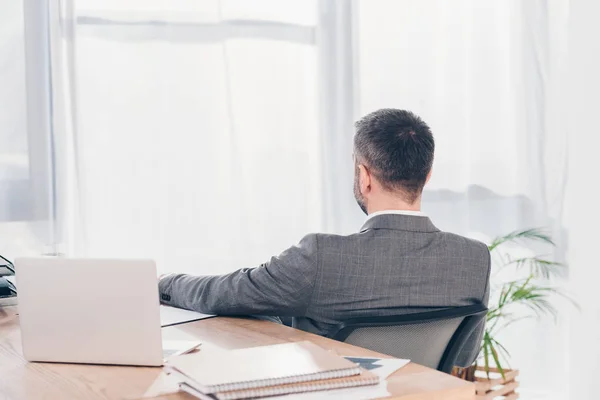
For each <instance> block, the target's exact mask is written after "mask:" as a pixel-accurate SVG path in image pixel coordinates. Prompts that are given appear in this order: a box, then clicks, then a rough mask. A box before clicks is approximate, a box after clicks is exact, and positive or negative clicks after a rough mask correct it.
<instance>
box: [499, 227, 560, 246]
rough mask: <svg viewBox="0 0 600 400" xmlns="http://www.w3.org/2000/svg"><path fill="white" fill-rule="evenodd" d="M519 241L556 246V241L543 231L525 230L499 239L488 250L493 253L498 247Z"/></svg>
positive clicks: (537, 229)
mask: <svg viewBox="0 0 600 400" xmlns="http://www.w3.org/2000/svg"><path fill="white" fill-rule="evenodd" d="M519 240H532V241H539V242H543V243H548V244H551V245H552V246H555V244H554V241H552V238H551V237H550V236H549V235H548V234H547V233H545V231H544V230H542V229H540V228H532V229H525V230H522V231H514V232H511V233H509V234H507V235H504V236H500V237H497V238H496V239H494V240H493V241H492V243H491V244H490V245H489V246H488V249H489V250H490V252H491V251H493V250H494V249H496V248H497V247H498V246H500V245H502V244H504V243H510V242H517V241H519Z"/></svg>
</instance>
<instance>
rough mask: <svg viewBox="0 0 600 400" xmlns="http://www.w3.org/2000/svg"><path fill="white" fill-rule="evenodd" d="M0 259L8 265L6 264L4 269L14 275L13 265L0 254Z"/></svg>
mask: <svg viewBox="0 0 600 400" xmlns="http://www.w3.org/2000/svg"><path fill="white" fill-rule="evenodd" d="M0 258H1V259H3V260H4V261H6V262H7V263H8V264H6V268H8V269H9V270H10V272H12V273H13V274H14V273H15V265H14V264H13V263H12V262H10V260H9V259H7V258H6V257H4V256H3V255H2V254H0Z"/></svg>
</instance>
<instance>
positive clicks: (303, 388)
mask: <svg viewBox="0 0 600 400" xmlns="http://www.w3.org/2000/svg"><path fill="white" fill-rule="evenodd" d="M378 383H379V377H378V376H377V375H375V374H373V373H372V372H369V371H366V370H362V372H361V373H360V375H354V376H347V377H345V378H333V379H324V380H318V381H311V382H300V383H290V384H284V385H278V386H267V387H260V388H254V389H242V390H233V391H229V392H217V393H213V394H212V396H214V398H217V399H218V400H239V399H253V398H257V397H268V396H281V395H284V394H293V393H306V392H316V391H320V390H333V389H342V388H351V387H357V386H367V385H376V384H378ZM179 387H180V389H181V390H182V391H184V392H186V393H189V394H191V395H192V396H195V397H197V398H200V399H202V398H206V397H205V396H204V394H203V393H201V392H199V391H197V390H196V389H194V388H193V387H192V386H190V385H188V384H187V383H185V382H184V383H181V384H179Z"/></svg>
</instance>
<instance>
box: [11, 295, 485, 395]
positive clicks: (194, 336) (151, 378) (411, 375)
mask: <svg viewBox="0 0 600 400" xmlns="http://www.w3.org/2000/svg"><path fill="white" fill-rule="evenodd" d="M163 337H164V338H165V339H175V340H177V339H181V340H199V341H202V343H203V344H202V348H203V349H207V348H211V347H219V348H222V349H237V348H244V347H254V346H262V345H269V344H276V343H286V342H296V341H302V340H310V341H312V342H314V343H316V344H318V345H319V346H321V347H323V348H326V349H330V350H333V351H335V352H337V353H338V354H340V355H355V356H365V357H388V356H384V355H381V354H379V353H375V352H373V351H370V350H366V349H363V348H360V347H355V346H351V345H348V344H345V343H340V342H336V341H334V340H330V339H326V338H323V337H320V336H317V335H313V334H310V333H306V332H303V331H299V330H297V329H292V328H289V327H286V326H282V325H277V324H274V323H272V322H267V321H258V320H251V319H238V318H224V317H219V318H211V319H207V320H203V321H197V322H193V323H189V324H184V325H178V326H173V327H168V328H164V329H163ZM160 375H161V369H160V368H145V367H116V366H115V367H113V366H96V365H77V364H50V363H28V362H26V361H25V360H24V359H23V356H22V350H21V335H20V330H19V317H18V315H17V308H16V307H14V306H13V307H3V308H2V307H0V399H2V400H8V399H10V400H12V399H15V400H23V399H27V400H43V399H48V400H59V399H60V400H62V399H135V398H139V397H140V396H142V395H143V394H144V393H146V392H147V390H148V389H149V388H150V387H151V386H152V385H153V384H155V382H156V381H157V379H160V378H159V377H160ZM387 389H388V392H389V393H390V397H389V398H394V399H403V400H409V399H410V400H424V399H428V400H429V399H440V400H441V399H444V400H467V399H474V398H475V389H474V385H473V384H471V383H469V382H465V381H462V380H460V379H458V378H455V377H452V376H450V375H446V374H444V373H441V372H438V371H435V370H432V369H430V368H426V367H423V366H421V365H418V364H414V363H410V364H409V365H407V366H405V367H404V368H402V369H400V370H399V371H397V372H396V373H394V374H393V375H392V376H390V377H389V378H388V379H387ZM160 398H161V399H192V397H191V396H187V395H185V394H183V393H178V394H172V395H168V396H162V397H160Z"/></svg>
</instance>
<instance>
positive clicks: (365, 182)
mask: <svg viewBox="0 0 600 400" xmlns="http://www.w3.org/2000/svg"><path fill="white" fill-rule="evenodd" d="M358 184H359V187H360V193H361V194H362V195H366V194H367V193H369V192H370V191H371V173H370V172H369V170H368V169H367V168H366V167H365V166H364V165H362V164H359V165H358Z"/></svg>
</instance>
